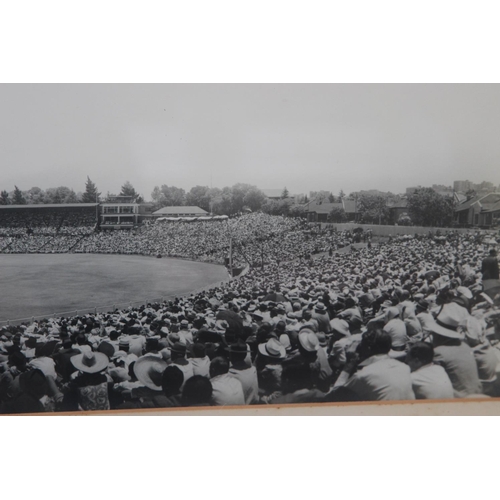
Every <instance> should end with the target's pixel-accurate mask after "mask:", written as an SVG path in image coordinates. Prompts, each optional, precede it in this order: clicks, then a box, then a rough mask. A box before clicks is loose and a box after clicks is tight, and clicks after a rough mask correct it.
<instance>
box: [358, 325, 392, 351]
mask: <svg viewBox="0 0 500 500" xmlns="http://www.w3.org/2000/svg"><path fill="white" fill-rule="evenodd" d="M391 347H392V340H391V336H390V335H389V333H387V332H385V331H384V330H382V329H381V328H375V329H373V330H369V331H367V332H365V333H364V334H363V337H362V339H361V344H360V346H359V348H360V350H361V352H362V354H363V357H369V356H374V355H376V354H387V353H388V352H389V351H390V350H391Z"/></svg>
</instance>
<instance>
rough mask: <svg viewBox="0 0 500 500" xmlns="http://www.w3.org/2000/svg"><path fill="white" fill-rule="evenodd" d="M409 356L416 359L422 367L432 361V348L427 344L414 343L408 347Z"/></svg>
mask: <svg viewBox="0 0 500 500" xmlns="http://www.w3.org/2000/svg"><path fill="white" fill-rule="evenodd" d="M408 354H409V356H410V357H412V358H414V359H418V361H420V362H421V363H422V366H425V365H428V364H430V363H432V360H433V359H434V347H432V344H430V343H428V342H416V343H415V344H413V345H412V346H411V347H410V350H409V352H408Z"/></svg>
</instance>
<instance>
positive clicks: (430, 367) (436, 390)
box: [406, 342, 454, 399]
mask: <svg viewBox="0 0 500 500" xmlns="http://www.w3.org/2000/svg"><path fill="white" fill-rule="evenodd" d="M433 359H434V348H433V347H432V344H430V343H428V342H417V343H415V344H413V345H412V346H411V347H410V350H409V352H408V354H407V356H406V364H407V365H408V366H409V367H410V370H411V375H410V376H411V381H412V387H413V392H414V393H415V397H416V398H417V399H452V398H453V397H454V394H453V385H452V384H451V380H450V377H448V374H447V373H446V370H445V369H444V368H443V367H442V366H440V365H435V364H434V363H433V362H432V360H433Z"/></svg>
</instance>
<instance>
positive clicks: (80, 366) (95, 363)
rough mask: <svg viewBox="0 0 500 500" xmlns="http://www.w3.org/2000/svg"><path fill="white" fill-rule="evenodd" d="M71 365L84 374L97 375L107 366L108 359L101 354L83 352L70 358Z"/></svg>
mask: <svg viewBox="0 0 500 500" xmlns="http://www.w3.org/2000/svg"><path fill="white" fill-rule="evenodd" d="M71 363H72V365H73V366H74V367H75V368H76V369H77V370H79V371H81V372H84V373H98V372H100V371H102V370H104V369H105V368H107V366H108V364H109V360H108V357H107V356H106V354H103V353H102V352H91V351H85V352H83V353H82V354H77V355H76V356H73V357H72V358H71Z"/></svg>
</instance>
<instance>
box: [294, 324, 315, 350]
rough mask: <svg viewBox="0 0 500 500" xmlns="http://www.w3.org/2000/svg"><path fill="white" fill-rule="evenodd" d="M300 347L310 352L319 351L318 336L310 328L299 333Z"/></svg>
mask: <svg viewBox="0 0 500 500" xmlns="http://www.w3.org/2000/svg"><path fill="white" fill-rule="evenodd" d="M299 342H300V345H301V346H302V347H303V348H304V349H305V350H306V351H308V352H316V351H317V350H318V349H319V340H318V337H317V335H316V334H315V333H314V332H313V331H312V330H309V329H308V328H304V329H303V330H301V331H300V332H299Z"/></svg>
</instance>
